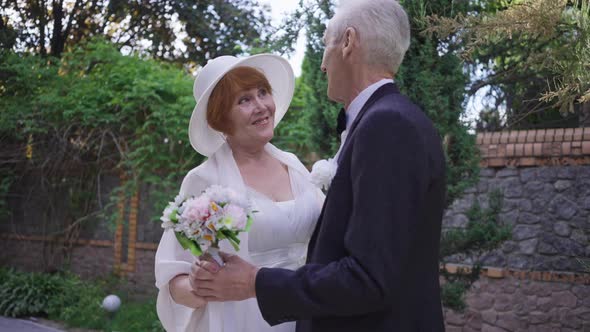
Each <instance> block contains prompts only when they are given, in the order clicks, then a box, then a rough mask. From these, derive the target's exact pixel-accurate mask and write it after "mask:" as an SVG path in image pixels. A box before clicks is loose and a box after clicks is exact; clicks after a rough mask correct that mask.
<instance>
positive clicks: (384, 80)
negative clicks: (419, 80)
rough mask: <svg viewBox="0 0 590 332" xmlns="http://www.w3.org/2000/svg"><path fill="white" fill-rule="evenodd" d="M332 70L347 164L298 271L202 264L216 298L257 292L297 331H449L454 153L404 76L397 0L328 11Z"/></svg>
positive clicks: (331, 89) (270, 316) (200, 282)
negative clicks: (398, 78)
mask: <svg viewBox="0 0 590 332" xmlns="http://www.w3.org/2000/svg"><path fill="white" fill-rule="evenodd" d="M324 39H325V40H324V41H325V44H326V49H325V51H324V58H323V61H322V68H321V70H322V71H324V72H325V73H326V75H327V77H328V97H329V98H330V99H331V100H333V101H336V102H339V103H342V104H344V110H345V111H344V113H343V114H341V117H340V118H341V119H344V118H345V130H346V133H345V135H343V138H344V141H343V143H342V145H341V147H340V151H339V152H338V160H337V162H338V169H337V172H336V175H335V176H334V178H333V179H332V183H331V185H330V189H329V191H328V193H327V196H326V200H325V203H324V207H323V210H322V214H321V216H320V218H319V220H318V223H317V226H316V229H315V232H314V234H313V236H312V238H311V241H310V243H309V250H308V258H307V263H306V265H304V266H302V267H301V268H299V269H298V270H296V271H290V270H284V269H269V268H262V269H260V270H258V269H256V268H255V267H253V266H252V265H250V264H248V263H247V262H245V261H243V260H241V259H240V258H239V257H237V256H227V255H225V256H224V259H225V261H226V266H225V267H224V268H222V269H217V268H216V267H215V266H213V264H212V263H208V262H204V263H201V265H200V266H195V267H194V269H193V273H191V278H193V284H194V285H196V286H195V287H196V289H195V292H196V293H197V294H199V295H201V296H204V297H206V298H207V299H208V300H210V301H225V300H243V299H247V298H251V297H256V298H257V301H258V305H259V308H260V311H261V313H262V316H263V317H264V319H265V320H266V321H267V322H268V323H269V324H270V325H276V324H280V323H282V322H286V321H293V320H296V321H298V324H297V330H298V331H338V332H342V331H443V330H444V325H443V318H442V309H441V302H440V287H439V280H438V252H439V237H440V228H441V220H442V214H443V208H444V198H445V159H444V154H443V150H442V147H441V140H440V137H439V135H438V133H437V131H436V130H435V128H434V126H433V124H432V122H431V121H430V120H429V119H428V118H427V117H426V116H425V115H424V113H423V112H422V111H421V110H420V109H419V108H418V107H417V106H416V105H414V104H413V103H412V102H411V101H410V100H408V98H406V97H405V96H402V95H401V94H400V93H399V90H398V88H397V86H396V85H395V83H394V80H393V79H394V76H395V74H396V72H397V70H398V68H399V66H400V64H401V62H402V60H403V57H404V54H405V53H406V51H407V49H408V47H409V45H410V26H409V22H408V17H407V15H406V13H405V11H404V10H403V8H402V7H401V6H400V5H399V4H398V3H397V1H395V0H364V1H349V2H344V3H343V4H342V5H341V6H340V7H338V8H337V10H336V14H335V16H334V18H333V19H332V20H331V21H330V22H329V25H328V28H327V30H326V34H325V37H324Z"/></svg>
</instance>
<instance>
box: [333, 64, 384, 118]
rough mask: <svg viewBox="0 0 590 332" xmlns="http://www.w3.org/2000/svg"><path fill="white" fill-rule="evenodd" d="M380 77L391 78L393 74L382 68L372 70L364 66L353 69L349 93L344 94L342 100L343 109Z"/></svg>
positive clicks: (379, 79)
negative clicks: (343, 99) (344, 98)
mask: <svg viewBox="0 0 590 332" xmlns="http://www.w3.org/2000/svg"><path fill="white" fill-rule="evenodd" d="M382 79H393V75H392V74H391V73H388V72H385V71H382V70H374V69H369V68H366V67H365V68H359V70H357V71H355V72H354V73H353V77H352V79H351V85H350V90H349V93H348V94H347V95H346V98H347V99H346V100H345V101H344V109H345V110H347V109H348V107H349V106H350V103H352V101H353V100H354V99H355V98H356V97H357V96H358V95H359V94H360V93H361V92H363V90H365V89H366V88H368V87H369V86H371V85H372V84H374V83H377V82H379V81H381V80H382Z"/></svg>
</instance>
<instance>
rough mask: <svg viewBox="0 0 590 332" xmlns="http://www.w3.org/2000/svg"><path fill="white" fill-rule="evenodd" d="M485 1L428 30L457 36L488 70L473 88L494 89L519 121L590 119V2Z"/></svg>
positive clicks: (469, 56) (540, 123) (526, 124)
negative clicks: (477, 8) (482, 5)
mask: <svg viewBox="0 0 590 332" xmlns="http://www.w3.org/2000/svg"><path fill="white" fill-rule="evenodd" d="M486 3H488V4H491V5H489V6H487V7H486V8H483V9H482V8H480V9H481V10H480V11H478V12H476V13H477V15H467V14H466V13H456V15H454V16H453V17H452V18H449V17H441V16H438V15H436V14H433V15H432V16H431V17H430V18H429V25H430V26H429V28H428V31H429V32H434V33H436V34H438V35H439V36H440V37H441V38H448V37H451V40H452V42H453V44H455V46H456V47H459V48H460V49H461V54H462V56H463V58H464V59H465V60H466V62H467V63H468V64H469V65H470V67H471V68H472V69H473V70H480V71H481V70H483V71H485V72H487V74H486V75H483V76H481V77H480V78H478V79H477V80H474V82H473V83H472V85H471V87H470V89H469V93H470V94H471V95H473V94H475V93H476V92H477V91H479V90H481V89H483V88H486V89H488V91H489V93H488V95H489V96H490V97H491V99H492V100H494V103H495V106H502V107H504V108H505V110H506V112H505V114H506V117H505V123H506V126H508V127H512V128H530V127H533V128H534V127H555V126H576V125H577V124H578V123H579V122H580V121H578V119H577V117H578V115H580V116H583V117H584V118H586V119H587V120H588V119H590V83H589V82H590V76H589V75H590V74H589V73H590V62H589V61H588V60H587V59H588V58H589V57H590V2H589V1H588V0H496V1H487V2H486ZM558 111H559V112H558ZM572 115H573V116H572ZM568 116H569V119H567V118H566V119H563V117H568Z"/></svg>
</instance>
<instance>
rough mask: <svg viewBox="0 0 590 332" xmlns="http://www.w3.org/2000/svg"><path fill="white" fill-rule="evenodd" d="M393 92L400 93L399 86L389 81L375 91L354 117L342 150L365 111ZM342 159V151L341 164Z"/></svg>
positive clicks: (339, 157) (339, 158)
mask: <svg viewBox="0 0 590 332" xmlns="http://www.w3.org/2000/svg"><path fill="white" fill-rule="evenodd" d="M393 93H399V89H398V88H397V85H396V84H395V83H387V84H384V85H383V86H381V87H380V88H379V89H377V91H375V92H374V93H373V94H372V95H371V97H370V98H369V100H367V102H366V103H365V105H363V108H361V111H360V112H359V113H358V115H357V116H356V119H354V121H353V122H352V125H350V129H349V131H348V134H347V135H346V137H348V138H347V139H346V142H344V146H343V147H342V150H341V151H344V149H345V148H346V146H347V145H348V143H349V142H350V139H349V138H350V137H351V136H352V133H353V132H354V130H355V129H356V127H357V126H358V124H359V122H360V121H361V118H362V117H363V115H365V113H367V110H368V109H369V108H371V106H373V104H375V102H376V101H377V100H379V99H381V97H383V96H385V95H387V94H393ZM341 159H342V152H341V153H340V155H339V156H338V163H339V164H340V160H341Z"/></svg>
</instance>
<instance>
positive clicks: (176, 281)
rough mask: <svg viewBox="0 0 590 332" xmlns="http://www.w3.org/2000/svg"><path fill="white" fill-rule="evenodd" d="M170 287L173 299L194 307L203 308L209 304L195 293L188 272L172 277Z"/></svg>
mask: <svg viewBox="0 0 590 332" xmlns="http://www.w3.org/2000/svg"><path fill="white" fill-rule="evenodd" d="M169 287H170V295H171V296H172V299H173V300H174V302H176V303H178V304H182V305H183V306H185V307H189V308H193V309H198V308H201V307H203V306H205V304H207V301H205V299H203V298H202V297H200V296H197V295H196V294H195V293H193V289H192V287H191V285H190V282H189V279H188V274H179V275H177V276H176V277H174V278H172V280H170V284H169Z"/></svg>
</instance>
